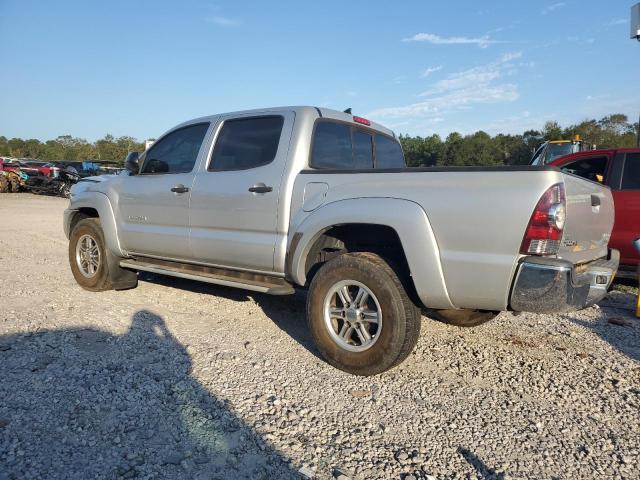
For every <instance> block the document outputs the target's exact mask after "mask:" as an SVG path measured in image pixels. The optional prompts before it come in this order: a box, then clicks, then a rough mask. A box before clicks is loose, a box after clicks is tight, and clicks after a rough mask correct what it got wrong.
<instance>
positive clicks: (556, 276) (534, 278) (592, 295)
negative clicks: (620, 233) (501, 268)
mask: <svg viewBox="0 0 640 480" xmlns="http://www.w3.org/2000/svg"><path fill="white" fill-rule="evenodd" d="M619 262H620V253H619V252H618V251H617V250H609V256H608V258H602V259H599V260H595V261H593V262H591V263H588V264H586V265H581V266H579V267H576V266H575V265H573V264H572V263H571V262H568V261H566V260H559V259H554V258H545V257H533V256H531V257H524V258H523V259H521V260H520V264H519V265H518V271H517V273H516V277H515V280H514V282H513V288H512V289H511V299H510V307H511V309H512V310H515V311H518V312H536V313H562V312H571V311H574V310H580V309H581V308H584V307H587V306H589V305H593V304H594V303H596V302H597V301H599V300H601V299H602V298H603V297H604V296H605V295H606V294H607V289H608V288H609V285H610V284H611V281H612V280H613V277H614V276H615V274H616V270H617V269H618V263H619Z"/></svg>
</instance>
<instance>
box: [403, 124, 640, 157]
mask: <svg viewBox="0 0 640 480" xmlns="http://www.w3.org/2000/svg"><path fill="white" fill-rule="evenodd" d="M638 128H639V126H638V123H635V124H634V123H630V122H629V119H628V118H627V116H626V115H624V114H621V113H616V114H612V115H607V116H605V117H603V118H601V119H600V120H585V121H583V122H580V123H577V124H575V125H569V126H568V127H564V128H563V127H561V126H560V124H559V123H558V122H555V121H549V122H546V123H545V125H544V127H543V128H542V130H527V131H525V132H524V133H522V134H521V135H511V134H502V133H500V134H497V135H495V136H493V137H492V136H491V135H489V134H488V133H486V132H483V131H478V132H476V133H473V134H470V135H461V134H460V133H458V132H452V133H450V134H449V135H447V137H446V138H445V139H444V140H442V138H441V137H440V136H439V135H431V136H428V137H420V136H416V137H411V136H408V135H401V136H400V143H402V148H403V150H404V155H405V158H406V161H407V165H409V166H411V167H431V166H441V165H442V166H447V165H453V166H455V165H523V164H527V163H529V161H530V160H531V156H532V154H533V151H534V150H535V149H536V148H538V147H539V146H540V145H541V144H542V143H543V142H545V141H547V140H571V139H573V138H574V137H575V135H580V137H581V139H582V140H584V141H585V142H586V143H587V144H588V145H589V146H590V147H591V146H595V147H596V148H624V147H635V146H636V142H637V139H636V138H637V137H636V135H637V133H636V132H637V131H638Z"/></svg>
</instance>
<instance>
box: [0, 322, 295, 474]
mask: <svg viewBox="0 0 640 480" xmlns="http://www.w3.org/2000/svg"><path fill="white" fill-rule="evenodd" d="M190 371H191V361H190V359H189V355H188V353H187V351H186V349H185V348H184V347H183V346H182V345H181V344H180V343H179V342H178V341H177V340H176V339H175V338H174V337H173V336H172V335H171V333H170V332H169V331H168V329H167V328H166V326H165V323H164V320H163V319H162V318H161V317H159V316H157V315H155V314H153V313H151V312H149V311H146V310H142V311H139V312H137V313H136V314H135V315H134V316H133V319H132V323H131V327H130V330H129V331H128V332H127V333H126V334H124V335H112V334H109V333H106V332H103V331H99V330H93V329H77V330H75V329H69V330H58V331H55V330H54V331H39V332H28V333H22V334H16V335H9V336H0V379H2V380H1V381H0V479H3V480H4V479H5V478H7V479H19V478H48V479H56V478H60V479H86V478H136V477H139V478H152V477H153V478H193V479H226V478H251V479H267V478H299V475H298V474H297V473H296V472H294V471H293V470H292V469H290V468H289V466H288V465H287V464H286V459H285V458H283V457H282V456H281V455H280V454H279V453H278V452H277V451H275V450H274V449H273V448H271V447H270V446H268V445H267V444H266V443H265V441H264V440H263V439H262V438H260V436H259V435H258V434H257V433H256V432H255V431H254V430H252V429H251V428H250V427H249V426H247V425H246V424H244V423H243V422H242V420H240V419H239V418H238V417H236V416H235V415H234V414H233V413H232V412H231V411H230V409H229V407H228V405H227V403H226V401H225V400H221V399H218V398H216V397H214V396H212V395H211V393H210V392H208V391H207V389H206V388H204V387H203V386H202V385H200V384H199V383H198V381H196V380H194V379H193V378H191V377H190V376H189V374H190Z"/></svg>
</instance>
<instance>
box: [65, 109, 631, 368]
mask: <svg viewBox="0 0 640 480" xmlns="http://www.w3.org/2000/svg"><path fill="white" fill-rule="evenodd" d="M126 167H127V171H125V172H123V174H121V175H117V176H103V177H94V178H89V179H85V180H84V181H81V182H80V183H78V184H77V185H76V186H74V188H73V189H72V192H71V200H70V205H69V208H68V209H67V210H66V211H65V214H64V230H65V233H66V235H67V237H68V238H69V261H70V265H71V270H72V272H73V275H74V277H75V279H76V281H77V282H78V283H79V284H80V285H81V286H82V287H83V288H85V289H87V290H91V291H100V290H107V289H116V290H119V289H126V288H132V287H135V286H136V284H137V272H138V271H145V272H153V273H156V274H163V275H171V276H175V277H183V278H189V279H194V280H200V281H203V282H209V283H214V284H219V285H227V286H232V287H239V288H244V289H248V290H254V291H257V292H264V293H269V294H274V295H285V294H291V293H294V288H295V287H303V288H307V289H308V294H307V318H308V325H309V330H310V332H311V334H312V336H313V338H314V340H315V342H316V345H317V348H318V350H319V351H320V352H321V353H322V355H323V356H324V357H325V358H326V360H327V361H328V362H329V363H331V364H332V365H334V366H335V367H337V368H340V369H342V370H345V371H347V372H351V373H354V374H359V375H371V374H376V373H380V372H382V371H385V370H387V369H389V368H391V367H393V366H394V365H397V364H398V363H400V362H401V361H402V360H403V359H404V358H405V357H406V356H407V355H408V354H409V353H410V352H411V350H412V349H413V347H414V346H415V344H416V341H417V338H418V335H419V332H420V321H421V307H427V308H428V309H430V313H429V314H430V316H435V317H439V318H440V319H443V320H444V321H448V322H450V323H453V324H456V325H460V326H473V325H477V324H479V323H482V322H484V321H487V320H488V319H490V318H492V317H493V316H494V315H495V314H496V313H497V312H499V311H502V310H512V311H528V312H566V311H570V310H575V309H580V308H583V307H585V306H587V305H590V304H592V303H594V302H596V301H598V300H600V299H601V298H602V297H603V296H604V295H605V294H606V291H607V287H608V286H609V284H610V282H611V280H612V277H613V275H614V273H615V271H616V269H617V266H618V258H619V255H618V252H617V251H614V250H610V249H608V247H607V243H608V240H609V236H610V234H611V228H612V226H613V200H612V196H611V193H610V191H609V189H608V188H607V187H604V186H602V185H600V184H598V183H595V182H591V181H587V180H584V179H581V178H578V177H576V176H572V175H570V174H567V173H563V172H562V171H560V170H558V169H556V168H553V167H530V166H522V167H486V168H485V167H473V168H468V167H459V168H451V167H447V168H438V167H436V168H419V169H416V168H406V166H405V162H404V157H403V154H402V149H401V147H400V143H399V142H398V139H397V138H396V136H395V135H394V133H393V132H392V131H390V130H388V129H386V128H384V127H383V126H381V125H377V124H375V123H373V122H371V121H369V120H367V119H364V118H361V117H357V116H353V115H351V114H349V113H344V112H337V111H334V110H329V109H324V108H315V107H284V108H269V109H264V110H253V111H244V112H237V113H228V114H221V115H213V116H210V117H203V118H198V119H195V120H191V121H188V122H185V123H183V124H181V125H178V126H177V127H175V128H173V129H171V130H170V131H168V132H167V133H165V134H164V135H162V136H161V137H160V138H159V140H157V141H156V142H155V143H154V144H153V146H151V147H150V148H148V149H147V150H146V151H145V152H144V153H142V154H141V155H140V156H138V155H137V154H133V155H130V156H129V157H128V159H127V163H126Z"/></svg>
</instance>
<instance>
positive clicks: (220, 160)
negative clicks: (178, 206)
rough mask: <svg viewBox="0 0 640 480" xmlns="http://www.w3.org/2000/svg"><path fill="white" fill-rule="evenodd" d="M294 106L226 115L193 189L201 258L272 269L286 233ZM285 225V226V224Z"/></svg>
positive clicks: (194, 245)
mask: <svg viewBox="0 0 640 480" xmlns="http://www.w3.org/2000/svg"><path fill="white" fill-rule="evenodd" d="M294 115H295V114H294V113H293V112H285V113H278V114H275V115H274V114H268V113H267V114H265V115H256V114H251V115H240V116H238V115H236V116H227V117H223V118H222V119H221V123H220V124H219V125H218V126H217V127H216V130H217V133H216V135H215V144H214V146H213V149H212V152H211V154H210V158H209V159H208V162H203V163H202V164H201V167H200V170H199V171H198V173H197V174H196V178H195V180H194V184H193V192H192V194H191V206H190V243H191V250H192V252H193V255H194V257H195V258H197V259H198V261H199V262H204V263H209V264H213V265H218V266H223V267H230V268H239V269H247V270H258V271H264V272H272V271H273V269H274V248H275V246H276V243H278V242H281V241H283V239H284V238H285V230H286V228H285V227H283V226H282V225H280V224H284V221H283V216H284V213H283V212H285V211H287V208H286V205H287V204H288V202H290V199H286V198H283V197H282V196H281V194H282V191H283V190H284V189H283V188H282V185H283V182H284V180H283V173H284V171H285V168H286V162H287V157H288V150H289V140H290V138H291V132H292V129H293V121H294ZM279 225H280V226H279Z"/></svg>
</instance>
